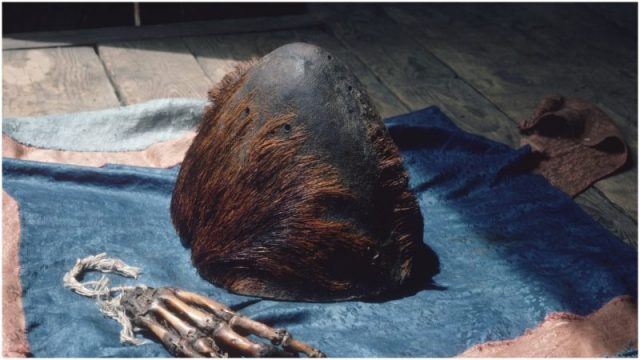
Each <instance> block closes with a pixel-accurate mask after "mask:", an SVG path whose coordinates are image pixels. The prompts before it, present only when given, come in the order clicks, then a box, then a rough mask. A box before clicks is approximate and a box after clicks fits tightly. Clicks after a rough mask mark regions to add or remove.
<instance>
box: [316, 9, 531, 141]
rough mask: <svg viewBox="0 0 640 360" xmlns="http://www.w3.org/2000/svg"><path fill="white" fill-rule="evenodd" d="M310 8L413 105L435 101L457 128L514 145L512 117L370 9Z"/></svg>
mask: <svg viewBox="0 0 640 360" xmlns="http://www.w3.org/2000/svg"><path fill="white" fill-rule="evenodd" d="M311 9H312V10H313V11H314V12H315V13H316V14H317V16H319V17H321V18H323V20H324V21H325V22H326V23H327V25H328V26H329V27H330V28H331V30H332V31H333V33H334V34H335V36H336V37H337V38H338V39H340V40H341V41H342V42H343V43H344V44H345V45H346V47H347V48H349V49H350V50H351V51H353V53H354V54H356V55H357V56H358V57H359V58H360V59H361V60H362V62H364V63H365V64H366V65H367V66H368V67H369V68H370V69H371V70H372V71H373V72H374V73H375V74H376V75H377V77H378V78H379V79H380V80H381V81H382V82H383V83H384V84H385V85H387V87H388V88H389V89H390V90H391V91H393V93H394V94H395V95H396V96H397V97H398V98H400V99H401V100H402V102H403V103H404V104H406V105H408V106H409V107H410V108H411V109H412V110H418V109H421V108H424V107H426V106H430V105H437V106H439V107H440V108H441V109H442V110H443V111H444V112H446V113H447V114H448V115H450V117H451V118H452V119H454V121H455V122H456V124H457V125H458V126H460V127H461V128H462V129H464V130H467V131H470V132H473V133H477V134H480V135H483V136H485V137H487V138H490V139H493V140H496V141H500V142H503V143H506V144H508V145H510V146H512V147H513V146H516V144H517V141H518V138H519V136H518V133H517V129H516V126H515V124H513V122H511V121H509V120H508V119H507V117H506V116H505V115H504V114H503V113H502V112H501V111H500V110H498V109H497V108H496V107H495V106H494V105H493V104H491V103H490V102H489V101H487V100H486V99H485V98H483V97H482V96H481V94H479V93H478V92H477V91H476V90H475V89H473V88H472V87H470V86H469V85H468V84H467V83H466V82H465V81H464V80H462V79H460V78H459V77H458V76H457V74H455V73H454V72H453V71H451V69H449V68H448V67H447V66H445V65H444V64H443V63H442V62H440V61H439V60H438V59H437V58H435V57H434V56H433V55H432V54H431V53H429V52H428V51H426V50H425V49H424V48H423V47H422V46H421V45H420V44H418V43H417V42H415V40H413V39H411V38H410V37H408V36H407V35H406V34H405V33H403V32H402V31H401V30H400V29H399V27H398V26H397V24H396V23H394V22H393V21H392V20H391V19H389V18H388V17H386V16H380V14H378V13H375V10H376V9H375V8H372V7H369V6H355V5H350V6H348V7H345V6H344V5H337V4H332V5H320V4H314V5H313V6H311Z"/></svg>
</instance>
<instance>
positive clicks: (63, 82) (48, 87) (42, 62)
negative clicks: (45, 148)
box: [2, 47, 120, 117]
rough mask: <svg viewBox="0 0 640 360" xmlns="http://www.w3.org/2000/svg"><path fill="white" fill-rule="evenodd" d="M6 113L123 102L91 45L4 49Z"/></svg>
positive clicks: (51, 111)
mask: <svg viewBox="0 0 640 360" xmlns="http://www.w3.org/2000/svg"><path fill="white" fill-rule="evenodd" d="M2 60H3V68H2V71H3V79H2V93H3V96H4V98H3V100H4V101H3V105H2V110H3V116H5V117H12V116H36V115H49V114H58V113H65V112H73V111H83V110H96V109H103V108H109V107H114V106H118V105H119V104H120V103H119V101H118V98H117V97H116V94H115V92H114V89H113V87H112V86H111V84H110V83H109V79H108V78H107V75H106V73H105V71H104V67H103V66H102V63H101V62H100V59H99V58H98V56H97V55H96V53H95V51H94V50H93V49H92V48H90V47H74V48H57V49H39V50H15V51H3V53H2Z"/></svg>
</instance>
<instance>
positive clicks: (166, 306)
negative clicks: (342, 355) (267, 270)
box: [122, 287, 325, 357]
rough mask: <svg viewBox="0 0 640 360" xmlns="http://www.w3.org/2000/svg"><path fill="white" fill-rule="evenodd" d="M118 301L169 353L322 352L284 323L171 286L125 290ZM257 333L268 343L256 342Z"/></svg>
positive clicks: (270, 354) (264, 354) (263, 354)
mask: <svg viewBox="0 0 640 360" xmlns="http://www.w3.org/2000/svg"><path fill="white" fill-rule="evenodd" d="M122 305H123V306H124V309H125V311H126V313H127V316H129V317H131V319H132V321H133V323H134V324H135V325H136V326H137V327H139V328H141V329H144V330H148V331H150V332H151V333H153V334H154V335H155V336H156V337H157V338H158V339H159V340H160V341H162V343H163V344H164V346H165V347H166V348H167V350H168V351H169V352H170V353H172V354H173V355H177V356H187V357H226V356H229V355H231V356H239V355H243V356H252V357H297V356H298V354H299V353H303V354H305V355H307V356H309V357H325V354H323V353H322V352H321V351H319V350H317V349H315V348H313V347H311V346H309V345H307V344H305V343H303V342H301V341H298V340H296V339H294V338H292V337H291V335H289V333H288V332H287V331H286V330H284V329H274V328H272V327H269V326H267V325H265V324H262V323H260V322H257V321H254V320H251V319H249V318H247V317H245V316H242V315H240V314H238V313H235V312H233V311H232V310H231V309H229V308H228V307H226V306H225V305H222V304H220V303H217V302H215V301H213V300H211V299H209V298H206V297H204V296H201V295H198V294H194V293H191V292H188V291H184V290H181V289H175V288H168V287H162V288H155V289H154V288H135V289H131V290H126V291H125V292H124V295H123V297H122ZM247 335H255V336H258V337H261V338H264V339H267V340H269V341H271V344H272V345H270V344H266V343H259V342H254V341H252V340H250V339H248V338H246V337H245V336H247Z"/></svg>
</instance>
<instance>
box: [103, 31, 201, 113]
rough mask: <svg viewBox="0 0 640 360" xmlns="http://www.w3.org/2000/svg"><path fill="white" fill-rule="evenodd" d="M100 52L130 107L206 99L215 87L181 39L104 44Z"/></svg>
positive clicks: (121, 94) (119, 91)
mask: <svg viewBox="0 0 640 360" xmlns="http://www.w3.org/2000/svg"><path fill="white" fill-rule="evenodd" d="M98 52H99V54H100V57H101V58H102V60H103V61H104V64H105V67H106V68H107V71H108V73H109V76H111V79H112V81H113V83H114V84H115V86H116V88H117V90H118V93H119V94H120V96H121V98H122V100H123V102H124V103H126V104H134V103H139V102H143V101H147V100H151V99H158V98H170V97H193V98H204V97H206V96H207V91H208V90H209V88H210V87H211V85H212V84H211V81H210V80H209V78H208V77H207V75H206V74H205V73H204V71H202V69H201V68H200V66H199V65H198V63H197V61H196V60H195V58H194V57H193V55H192V54H191V53H190V52H189V50H188V49H187V48H186V46H185V45H184V43H183V42H182V40H180V39H167V40H143V41H132V42H121V43H109V44H101V45H99V46H98Z"/></svg>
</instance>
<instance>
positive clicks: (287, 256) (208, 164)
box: [171, 64, 422, 300]
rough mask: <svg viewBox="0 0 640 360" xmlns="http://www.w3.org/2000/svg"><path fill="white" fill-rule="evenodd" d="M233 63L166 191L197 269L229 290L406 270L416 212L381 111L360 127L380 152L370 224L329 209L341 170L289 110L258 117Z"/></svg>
mask: <svg viewBox="0 0 640 360" xmlns="http://www.w3.org/2000/svg"><path fill="white" fill-rule="evenodd" d="M249 67H250V64H248V65H243V66H240V67H239V68H238V70H237V71H236V72H234V73H232V74H229V75H227V76H226V77H225V79H224V80H223V81H222V83H221V85H220V86H218V87H217V88H216V89H214V90H212V91H211V92H210V98H211V100H212V105H211V106H209V107H208V108H207V109H206V112H205V115H204V117H203V121H202V123H201V126H200V129H199V132H198V135H197V136H196V138H195V140H194V142H193V145H192V146H191V148H190V149H189V151H188V153H187V155H186V157H185V160H184V162H183V164H182V168H181V171H180V175H179V177H178V181H177V184H176V188H175V192H174V197H173V199H172V203H171V214H172V219H173V222H174V224H175V226H176V229H177V230H178V233H179V235H180V236H181V238H182V239H183V241H185V242H186V243H187V244H188V245H190V246H191V248H192V260H193V263H194V265H195V266H196V267H197V268H198V270H199V271H200V273H201V274H202V275H203V276H204V277H205V278H207V279H209V280H210V281H212V282H213V283H215V284H219V285H222V286H224V287H226V288H228V289H230V290H232V291H235V292H239V293H243V294H251V295H260V296H267V297H275V298H282V299H295V300H336V299H346V298H354V297H362V296H363V295H371V294H377V293H379V292H381V291H384V290H388V289H390V288H395V287H398V286H399V285H401V284H402V283H403V282H405V280H406V279H407V278H408V277H409V275H411V272H412V270H414V268H415V266H414V265H415V264H413V263H412V258H413V255H415V253H416V252H418V249H417V246H418V244H421V233H422V221H421V218H420V214H419V211H418V208H417V205H416V201H415V198H414V196H413V195H412V194H411V193H410V192H409V191H408V190H407V177H406V174H405V172H404V169H403V167H402V162H401V160H400V156H399V151H398V149H397V148H396V146H395V144H393V142H392V141H391V139H390V138H389V136H388V134H387V132H386V131H387V130H386V129H385V128H384V125H383V124H382V122H381V121H379V122H378V123H376V125H371V126H369V128H368V129H367V130H368V131H367V132H368V137H369V140H370V141H371V143H372V144H373V147H374V149H375V151H376V153H377V154H379V155H380V156H379V159H380V161H379V173H380V178H379V181H378V185H377V190H376V194H380V197H379V198H378V199H374V200H372V201H374V202H376V204H375V205H374V208H375V209H379V210H380V211H378V212H376V214H373V215H372V216H373V217H374V219H373V220H372V221H376V222H378V223H379V224H380V225H379V227H381V228H382V229H384V230H385V231H387V232H389V233H387V234H386V235H384V234H383V235H384V236H382V238H383V239H382V240H380V239H381V237H380V235H379V234H369V233H367V232H366V231H365V230H362V227H361V226H359V225H358V224H355V223H353V222H351V221H350V219H349V218H344V219H343V218H339V217H336V216H334V213H333V212H332V209H335V208H336V207H338V206H339V204H341V203H345V202H349V201H352V200H353V197H354V195H353V194H352V192H351V191H350V189H349V188H348V187H347V186H346V185H344V182H343V181H341V175H340V172H339V171H338V170H337V169H336V168H335V167H334V166H332V165H331V164H329V163H326V162H324V161H323V160H322V158H321V156H318V155H316V154H312V153H308V152H305V151H303V150H302V148H303V144H304V143H305V139H306V138H307V137H308V136H310V135H309V134H308V133H307V132H306V131H305V129H304V128H303V127H301V126H296V127H295V128H293V129H292V128H291V127H290V126H288V124H289V123H290V122H291V121H292V120H293V119H295V117H296V114H294V113H288V114H280V115H276V116H271V117H268V118H267V119H264V120H263V121H258V118H259V114H260V109H256V108H255V107H254V105H253V104H252V101H251V96H248V97H246V98H244V99H242V101H240V102H239V103H238V104H237V105H235V106H233V105H228V103H229V101H230V98H231V97H232V96H233V94H234V93H235V91H236V89H238V88H239V87H240V86H242V83H243V77H244V74H245V73H246V71H247V69H248V68H249Z"/></svg>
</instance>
